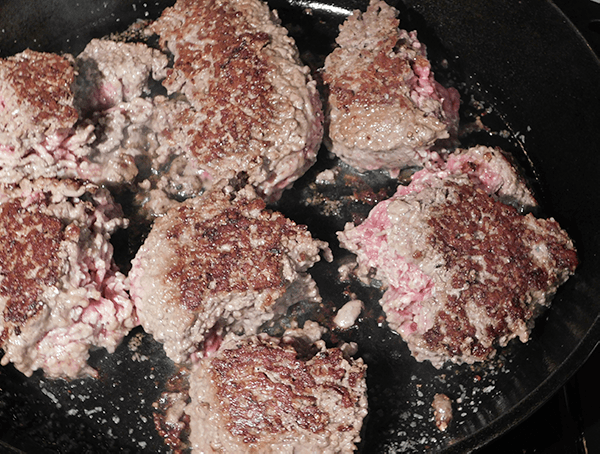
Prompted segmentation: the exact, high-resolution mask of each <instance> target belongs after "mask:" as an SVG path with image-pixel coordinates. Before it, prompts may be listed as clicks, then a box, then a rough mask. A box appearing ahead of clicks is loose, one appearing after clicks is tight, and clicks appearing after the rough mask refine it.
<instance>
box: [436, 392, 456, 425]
mask: <svg viewBox="0 0 600 454" xmlns="http://www.w3.org/2000/svg"><path fill="white" fill-rule="evenodd" d="M431 407H432V408H433V417H434V418H435V425H436V427H437V428H438V429H439V430H440V431H442V432H445V431H446V429H447V428H448V425H449V424H450V422H451V421H452V401H451V400H450V398H449V397H448V396H446V395H445V394H436V395H435V396H433V402H432V403H431Z"/></svg>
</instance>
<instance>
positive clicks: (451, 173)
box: [338, 147, 577, 367]
mask: <svg viewBox="0 0 600 454" xmlns="http://www.w3.org/2000/svg"><path fill="white" fill-rule="evenodd" d="M509 169H510V166H509V164H508V162H507V161H506V159H505V158H504V157H503V155H502V154H501V152H500V151H499V150H496V149H491V148H486V147H476V148H473V149H469V150H462V151H460V152H459V153H457V154H455V155H452V156H451V157H450V158H449V159H448V163H447V164H445V165H443V166H442V167H441V168H437V169H435V168H429V169H424V170H421V171H419V172H417V173H415V175H414V176H413V179H412V182H411V184H409V185H408V186H406V187H404V186H401V187H400V188H399V189H398V191H397V193H396V194H395V195H394V196H393V197H392V198H390V199H389V200H386V201H383V202H381V203H379V204H378V205H377V206H376V207H375V208H374V209H373V210H372V211H371V213H370V214H369V216H368V218H367V219H366V220H365V221H364V222H363V223H362V224H360V225H359V226H354V225H352V224H347V225H346V227H345V229H344V231H343V232H339V233H338V237H339V239H340V242H341V244H342V246H343V247H345V248H347V249H348V250H350V251H352V252H354V253H356V254H357V256H358V263H359V274H360V275H362V276H367V275H368V274H369V272H370V271H371V270H372V269H375V270H376V274H375V277H376V278H377V279H379V280H381V281H382V282H383V284H384V286H385V288H386V290H385V293H384V295H383V297H382V299H381V305H382V307H383V309H384V311H385V313H386V317H387V321H388V324H389V326H390V327H391V328H392V329H393V330H395V331H397V332H398V333H399V334H400V335H401V336H402V338H403V339H404V340H405V341H406V342H407V343H408V346H409V348H410V350H411V352H412V354H413V356H414V357H415V358H416V359H417V360H419V361H423V360H429V361H431V363H432V364H433V365H434V366H436V367H440V366H441V365H442V364H443V363H444V362H446V361H452V362H454V363H469V364H471V363H474V362H476V361H483V360H486V359H488V358H491V357H493V356H494V354H495V352H496V348H497V347H499V346H506V345H507V343H508V342H509V341H510V340H511V339H513V338H515V337H519V339H520V340H521V341H522V342H526V341H527V340H528V337H529V333H530V331H531V329H532V327H533V323H534V319H535V317H536V316H537V315H539V313H540V312H541V311H542V309H543V308H545V307H547V306H549V305H550V301H551V298H552V296H553V294H554V293H555V291H556V289H557V287H558V286H559V285H561V284H562V283H563V282H565V281H566V280H567V278H568V277H569V276H570V275H571V274H572V273H573V272H574V270H575V267H576V266H577V256H576V251H575V248H574V246H573V243H572V242H571V240H570V239H569V237H568V235H567V233H566V232H565V231H564V230H562V229H561V228H560V227H559V225H558V223H557V222H556V221H555V220H553V219H551V218H550V219H537V218H535V217H534V216H533V215H532V214H531V213H528V214H525V215H524V214H523V213H522V211H523V209H524V208H525V207H528V206H529V207H530V206H531V204H532V202H534V201H533V198H532V197H531V195H530V193H529V192H528V191H527V190H526V188H525V186H524V184H523V183H522V181H521V180H520V179H519V178H518V177H517V175H516V173H515V172H514V171H511V172H507V171H508V170H509ZM502 200H504V201H508V202H510V203H511V204H506V203H503V201H502ZM517 207H518V208H517Z"/></svg>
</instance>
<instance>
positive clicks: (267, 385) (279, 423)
mask: <svg viewBox="0 0 600 454" xmlns="http://www.w3.org/2000/svg"><path fill="white" fill-rule="evenodd" d="M318 345H320V347H319V348H318V349H317V352H316V354H314V356H313V355H309V356H308V357H303V355H302V354H301V353H299V352H297V351H296V350H295V349H294V347H293V342H291V343H289V344H288V343H287V342H286V340H285V339H284V340H281V339H276V338H272V337H269V336H267V335H264V334H263V335H260V336H258V337H257V336H252V337H249V338H244V339H237V338H231V339H228V340H227V341H225V342H224V344H223V345H222V347H221V349H220V350H219V352H218V353H217V354H216V355H215V356H212V357H208V358H204V359H203V360H202V361H201V362H200V363H199V365H198V366H197V367H196V369H195V370H194V371H193V372H192V374H191V377H190V384H191V386H190V397H191V403H190V404H189V405H188V407H187V408H186V412H187V413H188V414H189V415H190V428H191V434H190V441H191V445H192V452H198V453H217V452H218V453H225V452H232V453H233V452H236V453H278V454H283V453H289V454H292V453H309V452H319V453H324V454H325V453H328V454H333V453H352V452H354V450H355V448H356V444H357V443H358V442H359V441H360V430H361V427H362V423H363V418H364V417H365V416H366V414H367V399H366V380H365V372H366V366H365V365H364V363H363V362H362V360H361V359H358V360H352V359H349V358H345V357H344V354H343V353H342V351H341V350H340V349H338V348H332V349H326V348H325V347H324V345H323V344H322V343H320V344H318Z"/></svg>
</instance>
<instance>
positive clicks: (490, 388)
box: [483, 385, 496, 394]
mask: <svg viewBox="0 0 600 454" xmlns="http://www.w3.org/2000/svg"><path fill="white" fill-rule="evenodd" d="M495 388H496V387H495V386H494V385H490V386H486V387H485V388H483V392H484V393H486V394H487V393H491V392H492V391H493V390H494V389H495Z"/></svg>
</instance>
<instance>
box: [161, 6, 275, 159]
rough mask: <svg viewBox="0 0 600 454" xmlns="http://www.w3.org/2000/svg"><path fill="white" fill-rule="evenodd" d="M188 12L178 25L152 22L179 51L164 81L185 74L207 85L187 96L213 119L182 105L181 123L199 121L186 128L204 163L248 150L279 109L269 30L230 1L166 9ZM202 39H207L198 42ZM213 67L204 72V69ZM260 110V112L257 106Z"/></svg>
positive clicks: (170, 82) (194, 150)
mask: <svg viewBox="0 0 600 454" xmlns="http://www.w3.org/2000/svg"><path fill="white" fill-rule="evenodd" d="M171 14H172V15H179V14H185V15H186V20H185V21H184V22H183V23H180V22H178V25H180V26H178V27H171V26H170V25H166V24H165V23H164V21H159V22H158V23H157V24H156V25H155V26H154V28H153V30H154V31H156V32H157V33H159V35H160V41H161V43H162V45H165V42H166V41H169V42H172V43H176V44H173V46H175V47H174V53H175V55H176V57H175V61H174V64H173V68H174V70H172V71H170V73H169V75H168V76H167V79H166V80H165V82H164V84H165V86H167V87H169V86H171V85H173V84H175V83H177V82H176V80H177V79H178V78H179V77H181V75H183V76H184V77H185V79H186V80H187V81H190V82H191V83H194V82H192V81H194V80H196V79H197V78H199V79H200V78H202V79H203V83H204V79H205V82H206V86H202V87H194V88H193V89H192V92H193V94H192V95H191V96H190V93H189V92H188V100H189V101H190V103H191V104H192V105H193V106H194V107H200V108H201V109H202V112H203V113H205V114H206V115H207V117H208V118H209V119H212V118H219V121H205V122H200V123H199V122H196V121H195V115H196V113H194V112H191V111H184V112H181V113H180V114H179V118H178V123H180V124H182V125H186V124H192V125H195V128H194V130H190V131H188V134H189V135H190V137H189V144H190V145H189V146H190V150H191V152H192V154H193V155H194V156H195V157H196V158H197V159H198V161H199V162H200V163H204V164H206V163H209V162H213V161H215V160H219V159H222V158H224V157H226V156H228V155H229V154H230V153H232V152H234V153H247V152H248V147H249V144H250V142H251V141H252V140H255V141H257V143H260V142H261V141H260V139H259V138H257V137H254V136H255V135H256V134H255V132H256V131H258V130H260V129H261V128H264V127H266V126H267V123H268V117H269V113H270V112H271V111H273V110H275V106H274V105H273V102H274V100H273V99H272V98H271V95H272V94H273V90H272V86H271V84H270V83H269V82H268V80H267V77H266V75H267V74H268V73H269V72H270V71H271V70H272V69H273V65H272V64H270V63H269V62H268V61H267V58H266V56H265V55H263V54H262V53H261V50H262V48H263V47H265V46H267V45H268V44H269V42H270V36H269V35H268V34H267V33H265V32H261V31H256V30H253V29H252V28H251V27H250V26H249V24H248V22H247V20H246V19H245V18H244V15H243V13H242V12H240V11H236V10H235V9H234V8H233V7H232V6H231V5H227V4H218V3H217V2H214V1H210V0H209V1H179V2H177V4H176V5H175V6H174V7H173V8H172V9H171V10H167V12H166V13H165V14H164V15H163V18H167V19H168V18H169V16H170V15H171ZM197 41H202V42H203V44H202V45H199V44H197ZM206 72H208V73H210V74H211V77H209V78H205V77H204V76H203V73H206ZM257 111H259V112H262V113H263V114H262V115H261V116H257V115H256V112H257ZM263 145H264V146H265V147H266V146H267V143H266V142H264V143H263Z"/></svg>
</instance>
